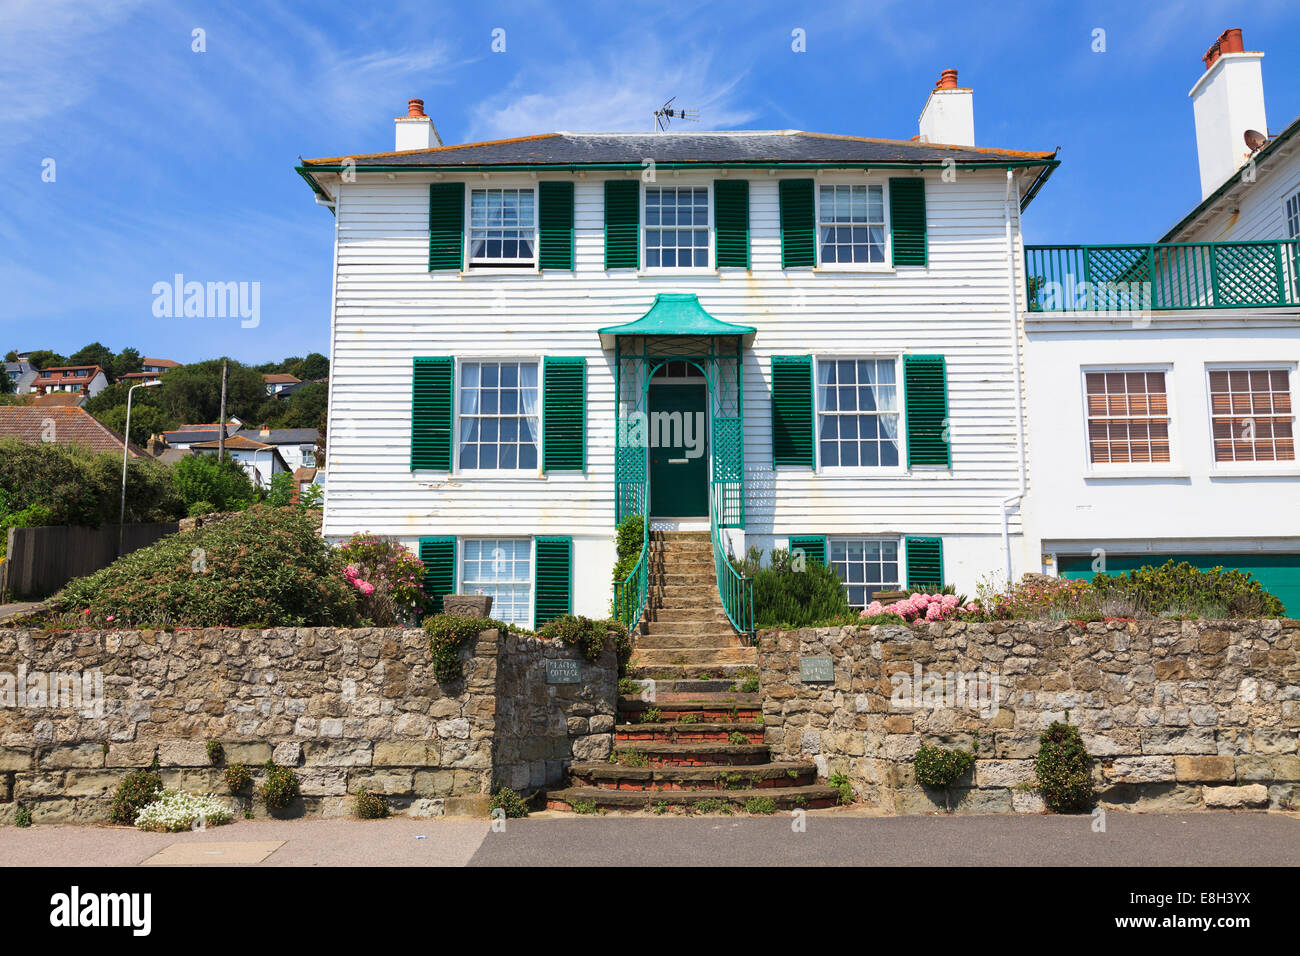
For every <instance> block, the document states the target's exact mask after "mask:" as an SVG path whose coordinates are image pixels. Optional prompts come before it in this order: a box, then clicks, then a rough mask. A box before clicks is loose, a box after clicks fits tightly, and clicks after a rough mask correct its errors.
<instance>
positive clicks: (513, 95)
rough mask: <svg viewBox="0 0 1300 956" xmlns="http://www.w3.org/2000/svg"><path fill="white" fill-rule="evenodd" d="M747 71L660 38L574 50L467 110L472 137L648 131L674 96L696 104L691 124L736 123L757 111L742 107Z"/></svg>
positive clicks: (730, 125)
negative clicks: (643, 44)
mask: <svg viewBox="0 0 1300 956" xmlns="http://www.w3.org/2000/svg"><path fill="white" fill-rule="evenodd" d="M746 73H747V71H746V70H744V69H735V68H729V67H726V66H720V65H719V64H718V63H717V62H716V58H715V56H714V55H713V54H712V53H710V52H701V51H688V52H677V51H667V50H664V49H663V48H661V47H659V46H658V45H657V44H654V45H651V46H650V48H649V49H643V50H638V51H637V53H636V54H635V55H628V54H627V52H626V51H624V52H623V53H622V54H616V53H614V52H612V51H611V52H609V53H607V54H605V55H602V56H601V57H600V58H599V59H598V60H593V59H591V58H590V57H579V56H575V57H573V58H571V59H568V60H566V61H562V62H559V63H556V64H554V65H552V66H547V67H545V68H532V69H526V70H524V71H523V72H522V73H521V74H520V75H518V76H516V77H515V78H514V79H513V80H512V81H511V82H510V83H509V84H508V85H507V86H506V87H505V89H503V90H501V91H499V92H497V93H494V94H492V95H490V96H488V97H485V98H484V99H482V100H480V101H479V102H477V103H475V104H472V105H471V106H470V107H469V109H468V117H467V120H468V129H467V134H466V138H467V139H468V140H471V141H472V140H483V139H501V138H505V137H509V136H522V135H527V134H529V133H543V132H554V131H556V130H571V131H573V132H591V131H597V130H603V131H611V130H648V129H650V128H651V126H650V124H651V120H652V118H653V117H652V114H653V113H654V111H655V110H656V109H657V108H658V107H660V106H662V105H663V104H664V102H665V101H666V100H668V98H669V97H673V96H675V97H676V98H677V100H676V103H675V106H677V107H687V108H690V109H695V110H698V111H699V113H700V122H699V124H698V125H697V124H695V123H682V124H680V126H681V128H685V129H697V128H698V129H733V128H735V127H737V126H741V125H743V124H745V123H747V122H749V121H750V120H752V119H753V117H754V116H755V115H757V114H756V112H755V111H754V110H752V109H749V108H747V107H745V106H743V105H741V104H740V103H739V102H738V100H739V94H740V90H741V85H742V82H743V80H744V79H745V76H746Z"/></svg>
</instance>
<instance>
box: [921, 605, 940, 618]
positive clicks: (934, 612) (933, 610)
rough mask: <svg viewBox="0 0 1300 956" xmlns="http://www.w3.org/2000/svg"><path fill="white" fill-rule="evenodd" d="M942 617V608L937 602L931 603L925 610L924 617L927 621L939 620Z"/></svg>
mask: <svg viewBox="0 0 1300 956" xmlns="http://www.w3.org/2000/svg"><path fill="white" fill-rule="evenodd" d="M942 617H943V608H942V607H940V606H939V605H938V604H931V605H930V607H929V609H928V610H926V612H925V619H926V620H927V621H937V620H940V619H941V618H942Z"/></svg>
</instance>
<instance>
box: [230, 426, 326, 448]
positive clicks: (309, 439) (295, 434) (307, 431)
mask: <svg viewBox="0 0 1300 956" xmlns="http://www.w3.org/2000/svg"><path fill="white" fill-rule="evenodd" d="M235 435H236V436H242V437H245V438H251V439H254V440H256V441H260V442H266V443H267V444H271V445H314V444H315V443H316V440H317V439H318V438H320V432H318V431H317V430H316V429H314V428H272V429H270V430H269V431H268V432H267V433H266V434H265V435H263V434H262V431H261V429H259V428H241V429H240V430H239V431H237V432H235Z"/></svg>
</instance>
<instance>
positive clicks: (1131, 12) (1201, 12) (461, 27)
mask: <svg viewBox="0 0 1300 956" xmlns="http://www.w3.org/2000/svg"><path fill="white" fill-rule="evenodd" d="M801 6H802V5H800V4H792V3H788V2H778V3H763V2H745V3H738V2H726V3H721V2H719V3H704V4H699V5H695V6H692V5H690V4H688V3H676V4H663V3H641V2H637V0H620V2H614V3H593V4H585V3H583V4H580V3H576V2H565V3H558V2H556V3H550V4H548V3H524V2H521V3H490V2H479V3H475V4H472V5H470V4H447V3H433V2H429V0H422V2H416V3H409V4H400V3H393V4H385V3H357V2H332V0H315V2H310V3H306V2H305V3H264V4H260V3H249V4H234V3H231V4H220V5H215V4H213V5H209V4H197V3H184V2H175V3H151V2H133V0H98V2H94V3H89V2H87V3H61V2H57V0H4V3H3V5H2V6H0V170H2V171H3V176H2V177H0V352H3V351H7V350H8V349H10V348H16V349H19V350H28V349H37V348H52V349H54V350H55V351H59V352H63V353H68V352H70V351H72V350H74V349H76V348H79V347H80V346H82V345H84V344H86V343H88V342H90V341H93V340H99V341H102V342H104V343H105V344H106V345H108V346H109V347H111V348H113V349H120V348H122V347H124V346H127V345H131V346H134V347H136V348H138V349H140V351H141V352H142V353H144V354H146V355H153V356H161V357H167V358H173V359H176V360H178V361H194V360H198V359H201V358H206V357H211V356H215V355H221V354H226V355H230V356H232V357H235V358H238V359H241V360H244V361H247V362H261V361H267V360H271V359H278V358H280V357H283V356H285V355H290V354H297V355H301V354H304V353H306V352H308V351H313V350H315V351H321V352H327V351H328V310H329V286H330V282H329V280H330V250H331V238H332V219H331V217H330V214H329V212H328V211H327V210H324V209H321V208H319V207H317V206H315V205H313V203H312V199H311V193H310V191H309V190H308V188H307V186H306V185H305V184H304V183H303V182H302V180H301V179H299V177H298V176H297V175H296V174H295V173H294V171H293V166H294V165H295V163H296V161H297V157H298V155H299V154H301V155H302V156H306V157H312V156H333V155H339V154H343V153H355V152H373V151H380V150H388V149H391V148H392V140H393V123H392V120H393V117H395V116H397V115H399V114H400V113H402V112H404V106H405V103H406V100H407V99H408V98H410V97H412V96H419V97H421V98H423V99H424V100H425V103H426V107H425V108H426V110H427V111H428V112H429V114H430V115H431V116H432V117H433V119H434V122H435V123H436V124H437V126H438V129H439V132H440V133H441V134H442V137H443V140H444V141H445V142H448V143H454V142H465V141H469V140H475V139H483V138H495V137H505V136H515V135H523V134H527V133H536V132H546V131H552V130H560V129H567V130H601V129H604V130H611V129H612V130H625V129H636V130H641V129H645V128H646V127H647V125H648V122H649V116H650V113H651V111H652V110H653V109H654V108H655V107H656V106H658V105H659V104H661V103H662V102H663V101H664V100H666V99H668V97H670V96H674V95H675V96H676V97H677V101H678V104H679V105H686V106H691V107H695V108H697V109H699V110H700V112H701V118H702V122H701V123H700V124H699V126H698V127H696V126H690V127H687V128H691V129H732V128H750V129H805V130H816V131H821V132H833V133H847V134H854V135H865V136H878V137H888V138H899V139H906V138H909V137H911V136H912V135H913V134H914V133H915V132H916V120H917V116H918V114H919V113H920V110H921V107H922V105H923V104H924V101H925V96H926V93H927V91H928V90H929V88H930V87H931V86H932V85H933V84H934V82H935V80H936V79H937V78H938V76H939V71H940V70H941V69H943V68H945V67H957V68H958V69H959V70H960V71H961V81H962V85H963V86H971V87H973V88H974V89H975V135H976V141H977V142H978V143H979V144H980V145H985V146H1005V147H1012V148H1020V149H1049V150H1050V149H1053V148H1055V147H1057V146H1060V147H1061V154H1060V158H1061V160H1062V166H1061V168H1060V169H1059V170H1057V172H1056V174H1055V175H1054V176H1053V178H1052V180H1051V182H1050V183H1049V184H1048V185H1047V187H1046V189H1044V191H1043V192H1042V193H1041V194H1040V195H1039V197H1038V198H1037V199H1036V200H1035V202H1034V204H1033V206H1032V207H1031V208H1030V210H1029V212H1028V214H1027V216H1026V234H1027V238H1028V240H1029V241H1031V242H1089V241H1091V242H1128V241H1148V240H1154V239H1156V238H1158V237H1159V236H1160V235H1161V234H1162V233H1163V232H1164V231H1165V229H1166V228H1167V227H1168V226H1170V225H1172V224H1173V223H1174V222H1176V221H1177V220H1178V219H1179V218H1180V217H1181V216H1182V215H1183V214H1184V213H1185V212H1186V211H1187V210H1188V209H1190V208H1191V207H1192V206H1193V205H1194V204H1195V203H1196V201H1197V200H1198V199H1199V198H1200V190H1199V186H1198V178H1197V165H1196V155H1195V145H1194V138H1193V125H1192V110H1191V103H1190V100H1188V98H1187V92H1188V90H1189V89H1190V88H1191V86H1192V84H1193V83H1194V82H1195V80H1196V78H1197V76H1198V75H1199V74H1200V73H1201V71H1202V69H1203V67H1202V64H1201V62H1200V56H1201V54H1202V53H1204V51H1205V49H1206V48H1207V47H1208V46H1209V45H1210V43H1211V42H1212V41H1213V40H1214V38H1215V37H1217V36H1218V34H1219V33H1220V32H1221V31H1222V30H1223V29H1224V28H1226V27H1241V28H1243V30H1244V36H1245V41H1246V47H1247V49H1262V50H1264V51H1265V53H1266V56H1265V58H1264V66H1263V69H1264V84H1265V96H1266V100H1267V109H1268V117H1269V125H1270V127H1271V128H1272V130H1273V131H1274V132H1276V131H1278V130H1280V129H1281V128H1282V127H1284V126H1285V125H1286V124H1287V123H1289V122H1290V121H1291V120H1292V119H1294V118H1295V117H1296V115H1297V114H1300V84H1297V83H1296V82H1295V78H1296V77H1297V75H1300V43H1298V42H1297V40H1296V38H1297V36H1300V5H1297V4H1295V3H1294V2H1293V0H1252V2H1249V3H1237V2H1231V3H1230V2H1215V0H1197V2H1150V3H1146V2H1137V3H1135V2H1133V0H1127V2H1114V3H1111V2H1095V3H1093V2H1086V0H1085V2H1054V0H1029V2H1012V3H998V4H994V3H978V2H965V3H952V2H948V3H929V2H923V0H906V2H893V0H870V2H854V3H825V4H819V5H817V7H816V9H815V10H814V11H812V12H791V11H798V10H799V9H800V7H801ZM498 27H499V28H502V29H504V30H505V31H506V32H505V39H506V50H505V52H504V53H493V52H492V51H491V48H490V47H491V42H492V31H493V30H494V29H495V28H498ZM795 28H800V29H803V30H804V31H805V32H806V37H807V51H806V52H804V53H795V52H793V51H792V50H791V31H792V30H794V29H795ZM195 29H202V30H203V31H204V38H205V42H206V52H202V53H196V52H194V51H193V50H192V49H191V47H192V43H193V40H192V36H193V31H194V30H195ZM1096 29H1102V30H1104V31H1105V46H1106V49H1105V52H1104V53H1097V52H1093V49H1092V46H1093V36H1094V33H1093V31H1094V30H1096ZM46 159H53V160H54V162H55V166H54V170H55V180H54V181H53V182H43V181H42V169H43V163H44V162H45V160H46ZM178 272H179V273H182V274H184V275H185V277H186V279H189V280H199V281H204V282H206V281H235V282H240V281H243V282H260V283H261V322H260V324H259V325H258V326H257V327H256V328H241V324H240V322H239V320H238V319H210V318H205V319H193V318H191V319H185V318H156V317H155V316H154V315H153V310H152V304H153V298H154V297H153V294H152V288H153V285H154V283H156V282H159V281H170V280H171V277H172V276H173V275H174V274H175V273H178Z"/></svg>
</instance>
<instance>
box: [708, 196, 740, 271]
mask: <svg viewBox="0 0 1300 956" xmlns="http://www.w3.org/2000/svg"><path fill="white" fill-rule="evenodd" d="M713 229H714V236H715V238H714V247H715V251H716V259H717V261H716V263H715V265H716V266H717V267H718V268H725V267H728V266H734V267H736V268H740V269H748V268H749V180H747V179H715V180H714V181H713Z"/></svg>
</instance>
